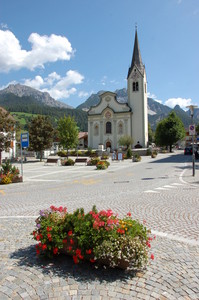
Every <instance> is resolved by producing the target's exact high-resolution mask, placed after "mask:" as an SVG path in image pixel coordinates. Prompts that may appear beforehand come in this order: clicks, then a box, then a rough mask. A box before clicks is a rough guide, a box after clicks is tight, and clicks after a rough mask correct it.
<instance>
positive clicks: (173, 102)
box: [165, 98, 192, 109]
mask: <svg viewBox="0 0 199 300" xmlns="http://www.w3.org/2000/svg"><path fill="white" fill-rule="evenodd" d="M191 102H192V100H191V98H188V99H185V98H170V99H168V100H167V101H165V105H167V106H169V107H171V108H173V107H175V106H176V105H179V106H180V107H181V108H182V109H185V108H186V106H188V105H190V104H191Z"/></svg>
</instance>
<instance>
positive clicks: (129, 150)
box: [126, 148, 132, 158]
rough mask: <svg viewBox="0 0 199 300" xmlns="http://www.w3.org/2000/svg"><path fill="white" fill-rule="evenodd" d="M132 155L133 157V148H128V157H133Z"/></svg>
mask: <svg viewBox="0 0 199 300" xmlns="http://www.w3.org/2000/svg"><path fill="white" fill-rule="evenodd" d="M131 157H132V150H131V148H128V149H127V152H126V158H131Z"/></svg>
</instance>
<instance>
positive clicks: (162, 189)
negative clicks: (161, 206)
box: [155, 187, 168, 191]
mask: <svg viewBox="0 0 199 300" xmlns="http://www.w3.org/2000/svg"><path fill="white" fill-rule="evenodd" d="M155 189H156V190H161V191H168V188H167V189H165V188H164V187H157V188H155Z"/></svg>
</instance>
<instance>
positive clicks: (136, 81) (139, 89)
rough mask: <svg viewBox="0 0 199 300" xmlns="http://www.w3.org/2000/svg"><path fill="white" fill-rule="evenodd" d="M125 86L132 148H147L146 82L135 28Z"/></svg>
mask: <svg viewBox="0 0 199 300" xmlns="http://www.w3.org/2000/svg"><path fill="white" fill-rule="evenodd" d="M127 86H128V105H129V106H130V108H131V110H132V115H131V136H132V138H133V141H134V146H135V145H136V144H137V142H139V144H140V145H141V146H142V147H143V148H145V147H147V146H148V114H147V81H146V72H145V66H144V65H143V63H142V57H141V53H140V47H139V43H138V35H137V28H136V31H135V42H134V50H133V57H132V61H131V66H130V68H129V70H128V76H127Z"/></svg>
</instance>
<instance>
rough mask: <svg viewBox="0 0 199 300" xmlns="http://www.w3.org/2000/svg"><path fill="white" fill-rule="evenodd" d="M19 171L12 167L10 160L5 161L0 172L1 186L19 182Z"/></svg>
mask: <svg viewBox="0 0 199 300" xmlns="http://www.w3.org/2000/svg"><path fill="white" fill-rule="evenodd" d="M19 179H20V176H19V169H18V168H17V167H15V166H12V164H11V163H10V160H7V161H6V162H5V163H3V164H2V166H1V170H0V183H1V184H9V183H12V182H17V181H19Z"/></svg>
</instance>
